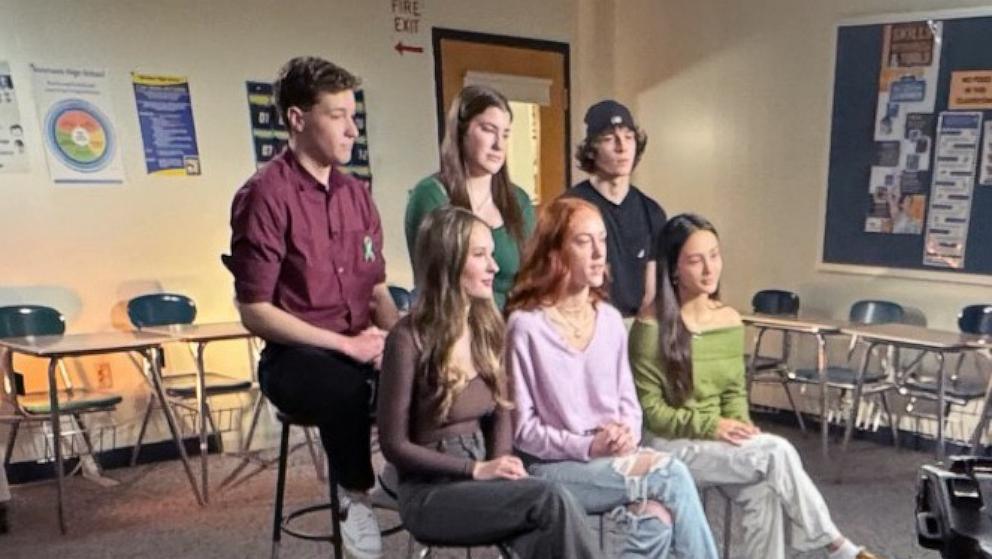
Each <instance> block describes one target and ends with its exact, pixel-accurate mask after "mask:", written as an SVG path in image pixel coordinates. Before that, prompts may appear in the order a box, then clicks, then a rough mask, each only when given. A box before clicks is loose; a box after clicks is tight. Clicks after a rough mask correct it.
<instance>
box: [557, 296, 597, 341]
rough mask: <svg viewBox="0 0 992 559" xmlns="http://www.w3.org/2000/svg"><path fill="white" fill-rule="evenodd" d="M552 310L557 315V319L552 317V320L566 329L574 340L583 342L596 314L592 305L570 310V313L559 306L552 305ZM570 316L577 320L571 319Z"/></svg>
mask: <svg viewBox="0 0 992 559" xmlns="http://www.w3.org/2000/svg"><path fill="white" fill-rule="evenodd" d="M551 308H552V309H553V310H554V314H555V315H557V317H555V316H552V317H551V318H552V319H553V320H554V322H555V323H556V324H558V325H559V326H563V327H565V329H566V330H567V331H568V334H569V335H570V336H571V337H572V338H575V339H577V340H581V339H582V338H584V337H585V335H586V333H587V330H588V329H589V326H590V325H591V324H592V320H591V317H592V316H594V314H595V311H594V310H593V308H592V306H591V305H582V306H581V307H579V308H577V309H568V311H565V310H563V309H561V308H560V307H558V306H557V305H552V307H551ZM569 314H571V315H572V316H573V317H576V318H575V319H572V318H569V316H568V315H569Z"/></svg>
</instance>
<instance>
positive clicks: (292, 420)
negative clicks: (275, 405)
mask: <svg viewBox="0 0 992 559" xmlns="http://www.w3.org/2000/svg"><path fill="white" fill-rule="evenodd" d="M276 418H277V419H278V420H279V422H280V423H288V424H290V425H300V426H302V427H318V426H319V425H320V421H319V420H318V419H317V418H315V417H308V416H305V415H292V414H288V413H285V412H281V411H277V412H276Z"/></svg>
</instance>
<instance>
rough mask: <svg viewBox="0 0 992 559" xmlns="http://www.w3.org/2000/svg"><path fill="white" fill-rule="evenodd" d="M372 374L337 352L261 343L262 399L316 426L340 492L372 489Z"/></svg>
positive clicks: (366, 366)
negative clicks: (312, 421)
mask: <svg viewBox="0 0 992 559" xmlns="http://www.w3.org/2000/svg"><path fill="white" fill-rule="evenodd" d="M374 375H375V370H374V369H373V367H372V366H371V365H368V364H362V363H359V362H357V361H355V360H354V359H352V358H350V357H348V356H347V355H344V354H343V353H339V352H337V351H331V350H325V349H320V348H315V347H310V346H289V345H280V344H273V343H267V344H266V345H265V350H264V351H263V352H262V358H261V361H260V362H259V364H258V376H259V382H260V384H261V387H262V393H263V394H265V396H266V397H267V398H268V399H269V400H271V401H272V403H273V404H275V405H276V407H277V408H279V410H280V411H282V412H283V413H286V414H289V415H300V416H303V417H306V418H309V419H312V420H315V421H316V422H317V425H318V427H319V429H320V439H321V442H323V443H324V450H325V451H326V452H327V456H328V459H329V460H330V461H331V465H332V467H333V468H334V472H335V474H336V475H337V478H338V483H339V484H340V485H341V486H342V487H344V488H345V489H351V490H354V491H365V490H368V489H371V488H372V486H373V485H374V484H375V477H374V474H373V472H372V458H371V451H372V449H371V444H370V434H371V433H370V430H371V419H370V418H369V411H370V409H369V406H370V398H371V395H372V382H373V379H374V378H375V377H374Z"/></svg>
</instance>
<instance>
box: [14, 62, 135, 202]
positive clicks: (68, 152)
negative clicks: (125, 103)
mask: <svg viewBox="0 0 992 559" xmlns="http://www.w3.org/2000/svg"><path fill="white" fill-rule="evenodd" d="M31 75H32V77H33V80H32V81H33V85H34V97H35V106H37V108H38V119H39V121H40V124H41V133H42V137H43V139H44V145H45V154H46V156H47V159H48V171H49V173H50V174H51V176H52V180H53V181H55V182H56V183H57V184H119V183H122V182H124V167H123V165H122V164H121V150H120V143H119V140H118V134H117V126H116V119H115V118H114V113H113V110H112V108H113V104H112V103H111V101H110V96H109V94H108V93H107V91H106V84H107V71H106V70H98V69H93V68H77V67H59V66H41V65H39V64H32V65H31Z"/></svg>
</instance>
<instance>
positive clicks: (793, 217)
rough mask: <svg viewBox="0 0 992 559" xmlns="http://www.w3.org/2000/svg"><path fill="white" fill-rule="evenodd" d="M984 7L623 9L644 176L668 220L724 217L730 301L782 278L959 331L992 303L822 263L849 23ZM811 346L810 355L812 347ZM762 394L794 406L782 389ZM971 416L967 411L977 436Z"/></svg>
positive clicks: (622, 52)
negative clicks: (966, 311) (840, 51)
mask: <svg viewBox="0 0 992 559" xmlns="http://www.w3.org/2000/svg"><path fill="white" fill-rule="evenodd" d="M983 4H987V3H985V2H980V1H967V0H949V1H942V2H934V1H923V0H917V1H909V0H870V1H864V0H832V1H822V2H821V1H802V2H796V1H794V0H755V1H748V2H729V1H721V0H702V1H699V2H692V3H687V2H678V1H671V0H662V1H657V0H634V1H632V2H624V3H623V4H622V6H623V9H619V8H618V9H616V16H615V20H614V21H615V29H614V35H615V38H616V41H615V46H614V57H615V65H614V75H615V80H616V81H615V83H616V91H617V94H618V96H619V97H620V98H621V99H623V100H624V101H626V102H629V103H630V104H631V106H632V108H633V109H634V111H635V116H636V118H638V119H639V122H640V123H641V125H642V126H643V127H644V128H645V129H646V130H647V132H648V135H649V137H650V140H649V143H648V148H647V153H646V155H645V157H644V159H643V161H642V163H641V165H640V167H639V168H638V169H637V171H636V179H637V180H636V183H637V184H638V185H639V186H640V187H641V188H643V189H644V190H645V191H646V192H648V193H649V194H651V195H652V196H654V197H656V198H657V199H658V200H659V201H660V202H661V203H662V205H663V206H664V207H665V209H666V210H667V211H668V214H669V216H672V215H675V214H677V213H681V212H687V211H692V212H698V213H701V214H702V215H704V216H706V217H707V218H709V219H710V220H711V221H712V222H713V223H714V224H715V225H716V227H717V229H718V230H719V231H720V234H721V241H722V244H723V247H724V250H723V255H724V280H723V283H722V285H721V290H722V292H723V295H724V298H725V300H727V301H728V302H730V303H731V304H732V305H734V306H736V307H737V308H740V309H744V310H749V309H750V298H751V295H752V294H753V293H754V292H755V291H757V290H760V289H765V288H772V287H776V288H782V289H789V290H792V291H795V292H797V293H799V295H800V297H801V299H802V307H803V310H804V312H811V313H819V314H826V315H832V316H834V317H836V318H846V315H847V310H848V308H849V307H850V305H851V303H853V302H854V301H856V300H859V299H868V298H881V299H891V300H894V301H897V302H899V303H902V304H903V305H906V306H909V307H915V308H916V309H918V310H919V311H920V312H922V314H923V315H925V317H926V319H927V321H928V324H929V325H930V326H931V327H935V328H940V329H946V330H957V322H956V315H957V312H958V311H959V309H960V308H961V307H962V306H964V305H966V304H971V303H979V302H982V303H985V302H992V296H990V291H989V287H988V286H987V285H986V286H979V285H965V284H957V283H948V282H945V281H921V280H914V279H904V278H897V277H891V276H882V275H879V276H868V275H851V274H840V273H828V272H824V271H818V270H817V259H818V256H819V246H820V242H821V229H822V216H823V212H824V207H825V193H826V181H827V166H828V156H829V133H830V121H831V111H832V107H831V94H832V87H833V75H834V68H833V51H834V46H835V45H834V37H835V30H836V24H837V23H838V22H839V21H841V20H844V19H848V18H853V17H860V16H868V15H878V14H887V13H908V12H914V11H921V10H935V9H951V8H969V7H976V6H982V5H983ZM617 6H618V7H619V6H620V3H617ZM866 56H879V55H878V54H877V53H866ZM852 211H862V209H861V208H852ZM842 345H843V344H838V345H837V346H835V347H834V351H832V352H831V359H832V361H831V362H832V363H836V362H842V361H843V359H844V351H843V349H844V348H842V347H840V346H842ZM773 347H774V345H772V346H770V348H773ZM802 353H803V355H805V356H806V359H805V361H806V363H807V364H810V361H811V356H812V347H811V346H810V345H809V344H807V345H805V346H804V347H803V348H802ZM756 397H757V399H758V401H759V402H767V403H771V404H774V405H779V406H781V405H784V404H785V400H784V398H783V397H782V392H781V390H780V389H779V388H777V387H774V388H768V389H767V390H764V391H759V392H758V393H756ZM806 397H807V402H808V406H809V408H808V409H816V403H815V402H816V400H815V392H813V391H807V392H806ZM958 419H960V417H959V418H958ZM970 425H971V421H970V420H965V422H964V424H963V429H964V432H969V431H968V429H970ZM903 427H904V428H909V427H913V426H911V425H910V424H909V423H903ZM931 427H932V426H931ZM913 428H915V427H913ZM956 434H957V435H958V436H960V433H956Z"/></svg>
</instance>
